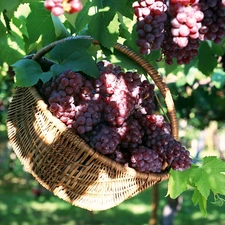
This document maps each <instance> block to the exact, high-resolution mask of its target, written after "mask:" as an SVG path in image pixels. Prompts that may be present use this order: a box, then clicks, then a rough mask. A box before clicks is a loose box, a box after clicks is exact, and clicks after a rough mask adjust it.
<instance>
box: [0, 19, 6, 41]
mask: <svg viewBox="0 0 225 225" xmlns="http://www.w3.org/2000/svg"><path fill="white" fill-rule="evenodd" d="M5 40H6V27H5V26H4V25H3V23H2V22H1V21H0V43H4V41H5Z"/></svg>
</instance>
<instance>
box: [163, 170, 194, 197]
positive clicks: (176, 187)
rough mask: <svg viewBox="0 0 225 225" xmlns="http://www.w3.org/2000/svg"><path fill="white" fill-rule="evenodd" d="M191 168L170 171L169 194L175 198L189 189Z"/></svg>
mask: <svg viewBox="0 0 225 225" xmlns="http://www.w3.org/2000/svg"><path fill="white" fill-rule="evenodd" d="M190 170H191V169H187V170H184V171H182V172H181V171H178V170H171V171H170V177H169V182H168V191H167V195H170V197H171V198H174V199H175V198H177V197H178V196H179V195H180V194H181V193H182V192H184V191H186V190H187V188H188V182H189V173H190Z"/></svg>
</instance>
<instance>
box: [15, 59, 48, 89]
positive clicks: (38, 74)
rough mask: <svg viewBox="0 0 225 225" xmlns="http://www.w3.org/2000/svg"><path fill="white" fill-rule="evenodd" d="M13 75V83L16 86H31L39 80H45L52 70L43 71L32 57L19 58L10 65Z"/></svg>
mask: <svg viewBox="0 0 225 225" xmlns="http://www.w3.org/2000/svg"><path fill="white" fill-rule="evenodd" d="M12 67H13V69H14V71H15V75H16V82H15V85H16V86H18V87H31V86H33V85H35V84H37V82H38V81H39V80H42V81H43V82H47V81H48V80H49V79H50V78H51V77H52V72H51V71H48V72H43V71H42V69H41V66H40V65H39V64H38V63H37V62H36V61H34V60H32V59H21V60H19V61H17V62H16V63H14V64H13V65H12Z"/></svg>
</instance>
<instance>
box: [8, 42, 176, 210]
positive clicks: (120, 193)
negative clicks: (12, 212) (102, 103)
mask: <svg viewBox="0 0 225 225" xmlns="http://www.w3.org/2000/svg"><path fill="white" fill-rule="evenodd" d="M115 48H116V49H117V50H120V51H122V52H123V51H125V50H127V49H126V48H125V50H123V49H124V48H123V47H122V46H121V45H117V46H116V47H115ZM125 54H126V53H125ZM132 54H135V53H132ZM143 62H145V64H146V61H143ZM139 63H140V64H142V62H139ZM151 71H154V72H151ZM151 71H150V72H149V73H151V74H150V75H151V76H152V74H154V73H156V74H158V73H157V72H155V70H153V69H152V67H151ZM157 76H158V75H157ZM155 80H156V81H157V78H155ZM158 80H160V82H159V83H160V85H161V84H162V81H161V77H160V78H158ZM156 85H157V84H156ZM157 86H158V85H157ZM165 87H166V86H165V84H163V86H162V87H161V88H160V87H159V89H162V90H164V92H165V90H166V91H167V92H168V88H167V87H166V88H165ZM160 91H161V90H160ZM161 92H162V91H161ZM167 92H165V93H164V94H163V96H164V98H165V96H167V95H168V94H167ZM170 99H171V97H170ZM165 100H166V99H165ZM166 102H167V100H166ZM167 104H169V105H171V104H172V106H171V108H172V110H170V111H171V112H172V113H171V112H169V113H170V114H171V115H170V119H171V118H173V120H174V121H172V122H171V124H173V125H172V131H173V134H174V135H175V136H176V135H177V130H176V129H177V128H176V127H177V125H176V123H175V122H176V116H175V110H174V107H173V102H172V103H167ZM173 127H175V131H174V129H173ZM7 129H8V137H9V140H10V143H11V145H12V147H13V149H14V151H15V153H16V155H17V157H18V158H19V160H20V161H21V163H22V164H23V165H24V167H25V169H26V170H27V171H28V172H30V173H31V174H32V175H33V176H34V177H35V178H36V179H37V181H38V182H39V183H40V184H41V185H42V186H44V187H45V188H46V189H48V190H49V191H51V192H53V193H54V194H55V195H57V196H58V197H59V198H62V199H63V200H65V201H67V202H69V203H71V204H72V205H75V206H79V207H81V208H85V209H88V210H106V209H109V208H112V207H114V206H116V205H118V204H120V203H121V202H123V201H124V200H126V199H128V198H130V197H132V196H135V195H137V194H138V193H140V192H141V191H143V190H145V189H146V188H148V187H150V186H153V185H154V184H156V183H159V182H161V181H163V180H166V179H168V177H169V174H168V172H164V173H160V174H156V173H149V174H146V173H141V172H137V171H136V170H134V169H132V168H129V167H127V166H123V165H121V164H119V163H117V162H115V161H113V160H111V159H109V158H107V157H105V156H103V155H101V154H100V153H98V152H96V151H95V150H94V149H92V148H90V146H89V145H88V144H87V143H85V141H83V140H82V139H81V138H80V137H79V136H78V135H76V134H75V133H74V132H72V131H71V130H69V129H67V127H66V125H65V124H63V123H62V122H61V121H60V120H59V119H57V118H56V117H54V116H52V114H51V112H50V111H49V110H48V106H47V105H46V104H45V102H44V101H43V99H42V98H41V96H40V95H39V93H38V91H37V90H36V88H35V87H28V88H16V91H15V94H14V97H13V100H12V102H11V104H10V108H9V112H8V117H7Z"/></svg>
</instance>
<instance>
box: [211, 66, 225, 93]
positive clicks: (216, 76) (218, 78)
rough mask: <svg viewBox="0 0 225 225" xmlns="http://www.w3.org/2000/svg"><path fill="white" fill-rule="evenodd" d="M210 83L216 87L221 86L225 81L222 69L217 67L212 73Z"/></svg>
mask: <svg viewBox="0 0 225 225" xmlns="http://www.w3.org/2000/svg"><path fill="white" fill-rule="evenodd" d="M212 83H213V84H214V86H215V87H216V88H218V89H220V88H222V87H223V85H224V83H225V73H224V71H223V70H222V69H217V70H216V71H215V72H214V73H213V75H212Z"/></svg>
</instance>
